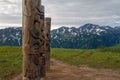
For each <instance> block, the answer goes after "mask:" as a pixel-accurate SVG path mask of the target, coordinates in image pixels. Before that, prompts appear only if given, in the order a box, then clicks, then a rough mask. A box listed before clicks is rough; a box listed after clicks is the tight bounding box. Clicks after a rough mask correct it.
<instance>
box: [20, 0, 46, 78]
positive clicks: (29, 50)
mask: <svg viewBox="0 0 120 80" xmlns="http://www.w3.org/2000/svg"><path fill="white" fill-rule="evenodd" d="M22 5H23V22H22V24H23V46H22V48H23V80H41V77H43V75H44V77H45V70H43V67H44V66H41V65H44V64H45V56H44V54H43V52H42V45H43V37H42V36H41V35H42V27H43V26H44V25H42V24H44V20H43V19H44V18H43V15H41V14H42V13H41V10H42V9H41V0H22ZM41 70H43V71H41ZM42 72H44V73H43V74H42V75H41V73H42Z"/></svg>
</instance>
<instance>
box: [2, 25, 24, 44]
mask: <svg viewBox="0 0 120 80" xmlns="http://www.w3.org/2000/svg"><path fill="white" fill-rule="evenodd" d="M21 44H22V28H21V27H19V28H14V27H12V28H5V29H0V45H12V46H20V45H21Z"/></svg>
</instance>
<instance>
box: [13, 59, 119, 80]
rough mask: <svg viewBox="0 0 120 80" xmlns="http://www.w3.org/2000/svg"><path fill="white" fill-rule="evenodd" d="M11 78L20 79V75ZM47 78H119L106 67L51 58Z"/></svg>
mask: <svg viewBox="0 0 120 80" xmlns="http://www.w3.org/2000/svg"><path fill="white" fill-rule="evenodd" d="M12 80H22V79H21V75H19V76H17V77H15V78H14V79H12ZM47 80H120V74H119V73H118V72H115V71H112V70H106V69H92V68H89V67H86V66H81V67H76V66H72V65H69V64H66V63H63V62H61V61H58V60H54V59H52V60H51V69H50V70H49V71H48V72H47Z"/></svg>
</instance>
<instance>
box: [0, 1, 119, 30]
mask: <svg viewBox="0 0 120 80" xmlns="http://www.w3.org/2000/svg"><path fill="white" fill-rule="evenodd" d="M21 1H22V0H0V15H2V14H6V17H2V16H0V22H4V23H5V22H8V23H13V24H14V21H16V22H15V23H18V24H21V15H22V14H21V12H22V11H21V10H22V6H21V3H22V2H21ZM42 3H43V5H45V11H46V16H50V17H52V26H54V28H55V26H56V27H60V26H63V25H69V26H73V25H74V26H80V25H83V24H85V23H94V24H99V25H111V26H117V25H120V23H119V22H120V10H119V8H120V0H42ZM8 6H9V7H8ZM4 10H5V11H4ZM12 19H14V20H13V21H8V20H12Z"/></svg>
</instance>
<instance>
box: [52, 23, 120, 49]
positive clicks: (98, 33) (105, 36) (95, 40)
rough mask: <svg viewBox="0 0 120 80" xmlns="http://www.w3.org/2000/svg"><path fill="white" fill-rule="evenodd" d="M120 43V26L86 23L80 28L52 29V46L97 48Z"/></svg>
mask: <svg viewBox="0 0 120 80" xmlns="http://www.w3.org/2000/svg"><path fill="white" fill-rule="evenodd" d="M118 43H120V27H115V28H113V27H110V26H99V25H95V24H85V25H83V26H81V27H79V28H75V27H72V28H68V27H65V26H64V27H61V28H58V29H55V30H52V31H51V46H52V47H60V48H97V47H99V46H113V45H115V44H118Z"/></svg>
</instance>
